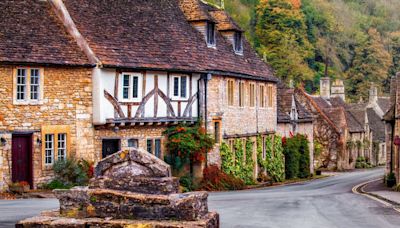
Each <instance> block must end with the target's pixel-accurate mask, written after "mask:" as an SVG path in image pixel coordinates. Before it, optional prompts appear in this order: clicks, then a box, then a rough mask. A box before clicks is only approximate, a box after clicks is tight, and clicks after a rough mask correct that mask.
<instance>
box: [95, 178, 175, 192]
mask: <svg viewBox="0 0 400 228" xmlns="http://www.w3.org/2000/svg"><path fill="white" fill-rule="evenodd" d="M89 188H92V189H95V188H105V189H114V190H121V191H130V192H138V193H145V194H174V193H178V192H179V179H178V178H175V177H163V178H149V177H139V178H108V177H102V178H97V179H92V180H91V181H90V183H89Z"/></svg>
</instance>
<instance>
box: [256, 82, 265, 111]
mask: <svg viewBox="0 0 400 228" xmlns="http://www.w3.org/2000/svg"><path fill="white" fill-rule="evenodd" d="M258 88H259V92H258V95H259V97H260V99H259V100H258V103H259V104H258V105H259V107H260V108H265V107H266V105H265V86H264V85H262V84H261V85H260V86H259V87H258Z"/></svg>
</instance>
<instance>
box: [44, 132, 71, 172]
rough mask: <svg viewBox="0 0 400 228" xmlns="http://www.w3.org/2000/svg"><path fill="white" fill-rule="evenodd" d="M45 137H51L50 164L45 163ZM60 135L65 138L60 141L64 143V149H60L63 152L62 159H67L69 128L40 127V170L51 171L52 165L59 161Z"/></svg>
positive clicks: (68, 152) (69, 145)
mask: <svg viewBox="0 0 400 228" xmlns="http://www.w3.org/2000/svg"><path fill="white" fill-rule="evenodd" d="M47 135H53V148H52V151H53V152H52V153H53V154H52V163H48V162H47V161H46V158H47V157H48V156H47V150H48V148H47V147H46V146H47ZM60 135H65V138H64V139H63V140H62V141H63V142H64V147H63V148H61V149H63V150H64V156H63V159H66V158H68V157H69V154H70V149H71V126H69V125H47V126H42V129H41V139H42V169H52V167H53V164H54V163H55V162H57V161H58V160H59V159H60V154H59V153H60V150H59V149H60V148H59V142H60Z"/></svg>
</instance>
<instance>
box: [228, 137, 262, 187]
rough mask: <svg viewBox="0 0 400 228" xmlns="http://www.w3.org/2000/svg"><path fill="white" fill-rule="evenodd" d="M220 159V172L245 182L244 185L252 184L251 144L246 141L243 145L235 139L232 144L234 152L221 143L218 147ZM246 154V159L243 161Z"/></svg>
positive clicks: (252, 162)
mask: <svg viewBox="0 0 400 228" xmlns="http://www.w3.org/2000/svg"><path fill="white" fill-rule="evenodd" d="M220 153H221V159H222V165H221V168H222V171H223V172H224V173H226V174H229V175H233V176H234V177H236V178H239V179H241V180H243V181H244V182H245V184H248V185H249V184H254V178H253V172H254V161H253V156H252V154H253V142H251V140H246V142H245V145H243V142H242V140H241V139H236V140H235V143H234V152H232V151H231V149H230V148H229V147H228V145H226V143H222V145H221V147H220ZM245 154H246V159H245V157H244V156H245Z"/></svg>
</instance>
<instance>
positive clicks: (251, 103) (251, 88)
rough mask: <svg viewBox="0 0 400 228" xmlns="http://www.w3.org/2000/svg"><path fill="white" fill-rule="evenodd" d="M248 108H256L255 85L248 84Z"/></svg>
mask: <svg viewBox="0 0 400 228" xmlns="http://www.w3.org/2000/svg"><path fill="white" fill-rule="evenodd" d="M249 107H250V108H254V107H256V85H255V83H249Z"/></svg>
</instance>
